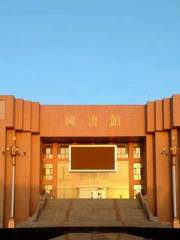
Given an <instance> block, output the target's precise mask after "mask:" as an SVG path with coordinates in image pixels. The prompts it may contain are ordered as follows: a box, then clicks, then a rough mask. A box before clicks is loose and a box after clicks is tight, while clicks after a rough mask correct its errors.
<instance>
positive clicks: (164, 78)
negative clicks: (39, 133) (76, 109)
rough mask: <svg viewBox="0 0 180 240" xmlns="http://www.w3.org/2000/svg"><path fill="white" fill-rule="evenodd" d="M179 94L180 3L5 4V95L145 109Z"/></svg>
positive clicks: (1, 33) (0, 37)
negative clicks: (153, 101) (141, 107)
mask: <svg viewBox="0 0 180 240" xmlns="http://www.w3.org/2000/svg"><path fill="white" fill-rule="evenodd" d="M175 93H180V1H179V0H146V1H145V0H125V1H124V0H123V1H122V0H30V1H25V0H22V1H19V0H11V1H10V0H0V94H13V95H16V97H19V98H24V99H29V100H34V101H39V102H41V103H43V104H108V103H109V104H132V103H138V104H141V103H142V104H143V103H145V102H147V101H150V100H154V99H159V98H163V97H166V96H171V95H172V94H175Z"/></svg>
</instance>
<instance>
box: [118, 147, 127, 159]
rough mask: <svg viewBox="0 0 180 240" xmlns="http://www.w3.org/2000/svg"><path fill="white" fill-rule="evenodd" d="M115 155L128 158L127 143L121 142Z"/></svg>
mask: <svg viewBox="0 0 180 240" xmlns="http://www.w3.org/2000/svg"><path fill="white" fill-rule="evenodd" d="M117 157H118V158H128V145H126V144H123V145H120V146H118V148H117Z"/></svg>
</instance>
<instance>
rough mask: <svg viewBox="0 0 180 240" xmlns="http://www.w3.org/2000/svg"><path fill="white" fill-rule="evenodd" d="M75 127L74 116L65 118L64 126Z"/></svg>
mask: <svg viewBox="0 0 180 240" xmlns="http://www.w3.org/2000/svg"><path fill="white" fill-rule="evenodd" d="M75 125H76V118H75V116H74V115H70V116H65V126H72V127H73V126H75Z"/></svg>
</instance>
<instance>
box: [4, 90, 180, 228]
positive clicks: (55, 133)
mask: <svg viewBox="0 0 180 240" xmlns="http://www.w3.org/2000/svg"><path fill="white" fill-rule="evenodd" d="M45 195H46V196H48V202H49V205H47V206H50V203H53V201H54V204H58V201H59V202H62V203H63V204H64V205H62V203H61V208H62V209H61V212H63V208H64V212H63V214H64V215H63V216H64V218H65V220H63V221H66V222H67V221H72V219H70V217H71V215H73V214H72V212H73V207H74V208H75V206H76V204H77V203H78V204H79V206H80V204H81V200H84V201H85V200H86V201H87V203H88V204H93V203H94V204H99V203H101V202H102V204H103V201H104V203H106V204H105V205H104V209H107V208H109V209H110V208H111V202H112V209H114V210H112V211H116V214H115V215H114V216H115V217H114V219H115V220H117V221H119V222H123V220H122V219H121V217H122V218H123V207H122V206H121V205H118V204H120V203H121V202H123V201H124V204H125V203H126V201H131V203H132V202H133V201H136V198H137V196H138V195H140V198H141V199H145V200H146V206H147V208H148V211H149V212H151V215H152V216H153V217H154V218H158V219H159V221H160V222H163V223H167V224H172V226H179V220H180V95H178V94H177V95H173V96H172V97H167V98H164V99H160V100H154V101H150V102H147V103H146V104H142V105H121V104H117V105H41V104H40V103H38V102H33V101H29V100H23V99H19V98H16V97H14V96H9V95H2V96H0V227H7V226H10V225H12V226H13V225H14V226H15V225H18V224H22V223H24V222H26V221H27V219H29V218H30V217H32V216H34V214H35V213H36V212H37V211H38V210H37V208H38V206H39V202H40V200H41V201H43V197H44V196H45ZM66 200H67V206H66V204H65V203H66ZM108 201H109V205H108ZM91 202H92V203H91ZM83 204H84V203H83V202H82V205H83ZM100 205H101V204H99V205H98V206H99V209H100V207H101V206H100ZM127 205H128V203H127ZM63 206H64V207H63ZM102 206H103V205H102ZM108 206H109V207H108ZM118 207H119V208H120V210H118ZM56 209H58V207H57V208H56ZM52 211H53V210H52ZM99 211H100V210H99ZM103 211H104V214H105V210H103ZM75 212H76V211H75V210H74V214H75ZM81 212H82V210H81ZM59 214H60V213H59ZM78 214H80V211H79V213H78ZM81 214H82V213H81ZM107 214H108V213H107ZM109 216H111V214H109ZM40 219H41V216H40ZM115 220H114V221H115ZM121 220H122V221H121ZM52 221H53V220H52ZM97 221H98V220H97ZM99 221H100V220H99ZM124 221H125V220H124ZM37 222H38V221H37ZM112 222H113V221H112ZM61 223H62V222H61Z"/></svg>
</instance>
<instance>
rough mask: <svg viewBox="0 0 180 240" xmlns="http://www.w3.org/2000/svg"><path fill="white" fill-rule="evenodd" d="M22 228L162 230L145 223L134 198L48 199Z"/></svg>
mask: <svg viewBox="0 0 180 240" xmlns="http://www.w3.org/2000/svg"><path fill="white" fill-rule="evenodd" d="M21 226H23V227H47V226H144V227H162V225H161V224H160V223H159V222H157V221H154V222H153V221H149V220H148V217H147V215H146V213H145V211H144V210H143V208H142V204H141V202H140V201H139V200H138V199H135V200H134V199H49V200H48V201H47V202H46V205H45V207H44V209H43V210H42V211H41V213H40V215H39V217H38V220H37V221H27V222H26V223H24V224H21ZM56 239H59V240H60V239H67V240H70V239H75V240H76V239H78V240H80V239H116V240H118V239H124V240H126V239H142V238H139V237H135V236H130V235H127V234H106V235H105V236H104V234H95V233H92V234H68V235H65V236H64V237H59V238H56Z"/></svg>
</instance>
